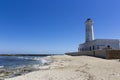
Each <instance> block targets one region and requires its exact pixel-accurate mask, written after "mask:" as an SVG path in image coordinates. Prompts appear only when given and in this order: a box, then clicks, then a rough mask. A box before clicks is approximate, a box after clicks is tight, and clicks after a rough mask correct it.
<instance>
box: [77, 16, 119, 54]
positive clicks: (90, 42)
mask: <svg viewBox="0 0 120 80" xmlns="http://www.w3.org/2000/svg"><path fill="white" fill-rule="evenodd" d="M85 28H86V31H85V35H86V38H85V42H84V43H82V44H79V47H78V52H81V51H94V50H102V49H106V48H108V49H115V50H120V45H119V44H120V40H119V39H95V40H94V31H93V21H92V20H91V19H90V18H88V19H87V20H86V21H85Z"/></svg>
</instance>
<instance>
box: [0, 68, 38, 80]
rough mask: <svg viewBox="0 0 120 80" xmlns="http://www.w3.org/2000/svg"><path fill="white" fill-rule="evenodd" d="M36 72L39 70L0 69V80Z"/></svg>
mask: <svg viewBox="0 0 120 80" xmlns="http://www.w3.org/2000/svg"><path fill="white" fill-rule="evenodd" d="M36 70H39V68H33V67H21V68H14V69H0V80H4V79H5V78H12V77H15V76H20V75H23V74H26V73H29V72H33V71H36Z"/></svg>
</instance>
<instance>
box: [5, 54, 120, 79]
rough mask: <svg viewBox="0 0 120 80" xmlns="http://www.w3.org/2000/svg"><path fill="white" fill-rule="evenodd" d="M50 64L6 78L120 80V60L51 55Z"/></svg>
mask: <svg viewBox="0 0 120 80" xmlns="http://www.w3.org/2000/svg"><path fill="white" fill-rule="evenodd" d="M45 59H47V60H51V61H52V63H51V64H50V65H46V66H41V67H39V68H40V70H38V71H34V72H31V73H28V74H25V75H21V76H17V77H14V78H9V79H5V80H120V62H119V60H106V59H102V58H96V57H90V56H67V55H61V56H51V57H46V58H45Z"/></svg>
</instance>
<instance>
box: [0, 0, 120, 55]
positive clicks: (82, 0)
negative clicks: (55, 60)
mask: <svg viewBox="0 0 120 80" xmlns="http://www.w3.org/2000/svg"><path fill="white" fill-rule="evenodd" d="M87 18H91V19H92V20H93V22H94V32H95V39H120V0H0V53H34V54H35V53H37V54H45V53H56V54H57V53H58V54H59V53H65V52H74V51H77V50H78V46H79V44H80V43H83V42H85V25H84V22H85V20H86V19H87Z"/></svg>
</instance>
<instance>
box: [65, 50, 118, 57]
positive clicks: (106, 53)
mask: <svg viewBox="0 0 120 80" xmlns="http://www.w3.org/2000/svg"><path fill="white" fill-rule="evenodd" d="M65 54H66V55H71V56H81V55H87V56H95V57H101V58H105V59H120V50H113V49H106V50H95V51H82V52H70V53H65Z"/></svg>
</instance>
